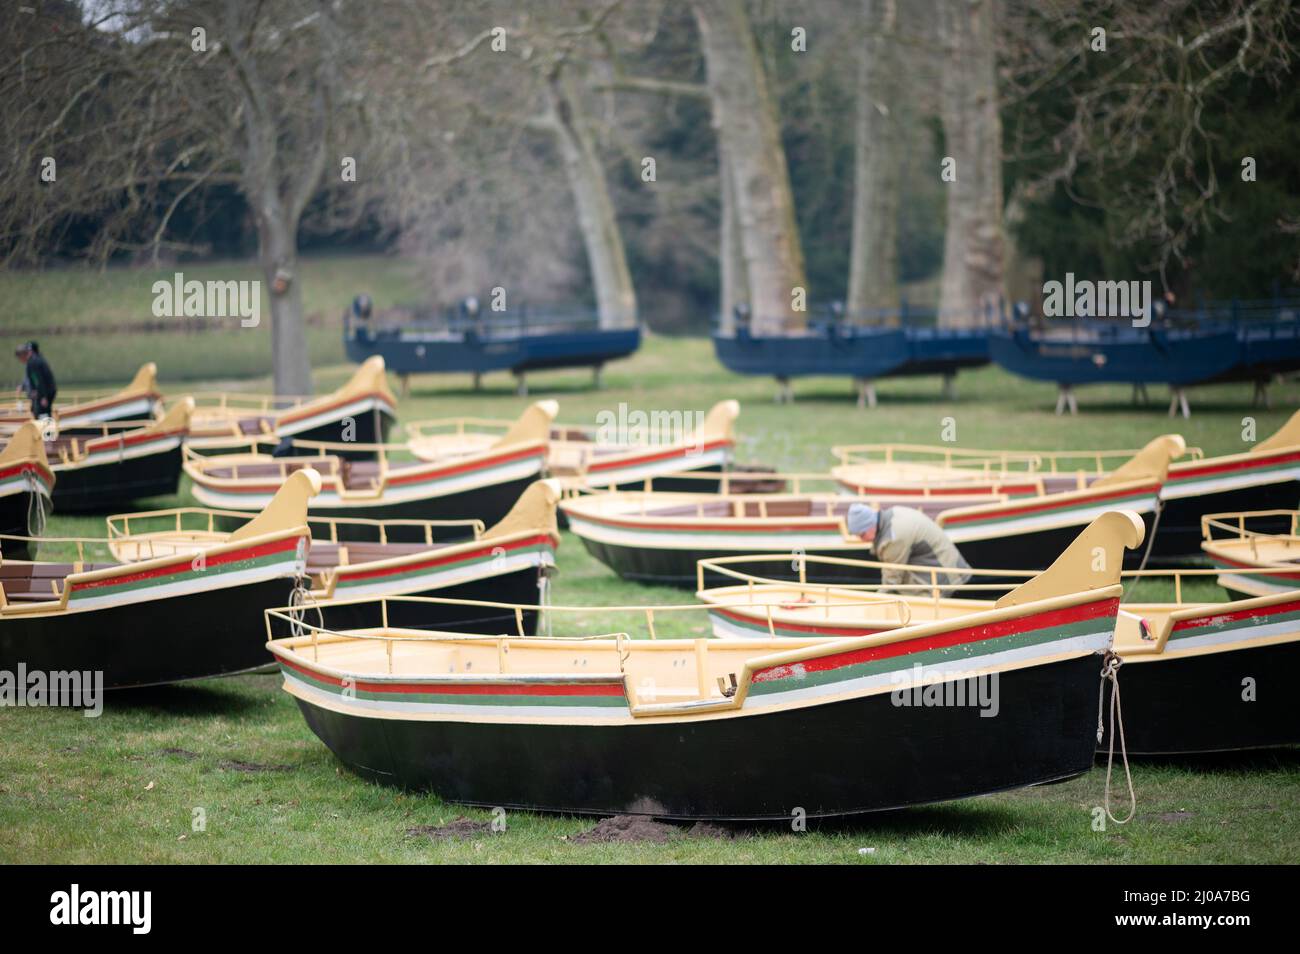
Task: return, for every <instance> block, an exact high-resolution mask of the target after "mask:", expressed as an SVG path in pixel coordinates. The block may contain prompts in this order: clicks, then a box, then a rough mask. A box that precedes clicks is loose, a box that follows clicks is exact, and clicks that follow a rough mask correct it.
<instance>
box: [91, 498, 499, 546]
mask: <svg viewBox="0 0 1300 954" xmlns="http://www.w3.org/2000/svg"><path fill="white" fill-rule="evenodd" d="M187 517H198V518H201V519H200V520H199V521H198V522H199V524H200V526H198V527H197V529H196V528H194V526H193V523H192V522H191V524H190V525H189V526H186V525H185V522H184V521H185V518H187ZM219 518H232V519H237V520H239V521H240V522H241V523H247V522H248V521H249V520H251V519H253V515H252V514H249V513H248V512H246V511H239V510H212V509H208V508H206V507H171V508H167V509H165V510H145V511H140V512H138V513H122V514H114V515H113V516H111V517H108V518H107V520H106V523H107V525H108V538H109V539H110V540H120V539H125V538H127V537H130V536H132V535H133V534H136V533H139V534H147V533H160V532H166V531H163V530H158V529H152V530H146V529H137V530H135V531H132V529H131V522H132V521H135V523H136V526H137V527H139V526H140V524H142V523H144V522H145V521H156V522H162V521H168V522H172V523H173V524H174V526H173V527H172V532H174V533H187V532H189V533H196V532H197V533H217V532H220V531H219V530H218V529H217V526H216V521H217V520H218V519H219ZM307 526H308V527H309V528H312V527H325V528H327V529H328V531H329V533H328V535H327V537H317V536H316V532H315V530H313V531H312V539H313V540H321V541H322V542H323V541H324V540H326V539H328V541H329V542H330V543H338V542H339V528H340V527H372V528H375V529H376V530H377V531H378V536H379V539H378V541H371V542H378V543H388V542H389V540H388V536H389V533H390V532H391V531H392V530H395V529H397V528H415V529H419V530H423V531H424V533H423V536H424V543H426V544H429V545H432V544H433V543H435V542H436V541H435V540H434V538H433V530H434V528H436V527H464V528H467V529H469V530H472V531H473V534H474V539H475V540H477V539H479V538H480V537H482V536H483V533H484V532H485V530H486V526H485V525H484V523H483V521H482V520H479V519H477V518H474V519H468V518H467V519H461V520H414V519H408V520H372V519H370V518H367V517H327V516H316V515H314V514H308V516H307ZM356 542H361V541H356ZM395 542H403V543H408V542H415V541H406V540H403V541H395Z"/></svg>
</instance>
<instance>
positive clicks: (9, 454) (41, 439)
mask: <svg viewBox="0 0 1300 954" xmlns="http://www.w3.org/2000/svg"><path fill="white" fill-rule="evenodd" d="M32 458H35V459H36V460H38V461H39V462H40V463H42V464H44V465H46V466H47V467H48V466H49V463H50V462H49V460H48V459H47V458H46V456H45V436H44V435H43V434H42V433H41V426H40V425H39V424H37V423H36V422H35V421H25V422H23V424H22V426H20V427H19V428H18V430H16V431H14V434H13V437H11V438H9V443H8V444H6V445H5V447H4V450H0V465H3V464H12V463H15V462H16V461H20V460H30V459H32Z"/></svg>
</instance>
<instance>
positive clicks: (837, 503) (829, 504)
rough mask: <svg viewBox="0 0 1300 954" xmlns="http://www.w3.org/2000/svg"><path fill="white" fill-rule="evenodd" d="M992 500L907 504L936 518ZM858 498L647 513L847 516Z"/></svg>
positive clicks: (725, 503) (677, 507) (703, 505)
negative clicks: (955, 509) (950, 511)
mask: <svg viewBox="0 0 1300 954" xmlns="http://www.w3.org/2000/svg"><path fill="white" fill-rule="evenodd" d="M986 499H987V500H989V501H992V500H993V498H992V497H988V498H984V497H979V498H974V499H973V500H972V501H962V500H953V499H952V498H946V499H945V498H934V499H929V498H917V499H916V500H909V501H908V502H907V506H909V507H914V508H915V509H917V510H920V511H921V512H922V513H924V514H928V515H929V516H931V517H933V516H934V515H935V514H938V513H941V512H943V511H944V510H948V509H951V508H953V507H957V506H961V505H963V504H965V503H967V502H974V501H975V500H979V501H980V502H983V501H984V500H986ZM856 502H857V501H855V500H853V499H852V498H844V499H829V498H823V499H820V500H814V499H811V498H793V499H791V498H784V499H779V500H727V499H725V498H723V499H719V500H711V501H704V502H699V503H685V504H673V505H672V506H667V507H652V508H646V511H645V512H646V514H647V515H648V516H655V517H722V518H727V517H733V518H738V517H745V518H751V519H752V518H761V517H767V518H780V517H847V516H848V513H849V507H851V506H852V505H853V504H854V503H856Z"/></svg>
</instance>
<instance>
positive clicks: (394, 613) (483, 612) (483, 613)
mask: <svg viewBox="0 0 1300 954" xmlns="http://www.w3.org/2000/svg"><path fill="white" fill-rule="evenodd" d="M540 576H541V575H540V573H539V571H538V570H537V569H536V568H535V567H529V568H527V569H522V570H515V571H513V572H510V573H502V574H500V575H498V576H492V577H488V578H486V579H482V580H470V581H469V582H465V583H455V584H452V585H451V586H442V587H437V588H434V589H429V590H422V591H418V592H412V593H404V594H403V595H404V596H433V597H443V598H448V599H457V600H487V601H490V602H494V603H522V604H526V605H536V604H537V603H538V602H539V597H540V595H541V594H540V593H539V592H538V588H537V583H538V580H539V579H540ZM340 599H345V597H340ZM320 614H321V616H320V619H319V620H318V617H317V614H316V611H314V610H313V611H310V612H309V613H308V614H307V616H306V617H305V619H306V622H308V623H311V624H312V625H323V626H324V627H325V628H326V629H333V630H351V629H363V628H366V627H372V626H380V625H382V624H383V621H384V620H383V612H382V609H381V606H380V604H379V603H378V602H376V601H368V602H361V603H353V604H348V603H343V604H342V605H326V606H323V607H322V608H321V609H320ZM522 615H523V633H522V635H524V636H534V635H536V633H537V612H536V611H535V610H525V611H524V612H523V614H522ZM320 620H323V624H322V622H321V621H320ZM388 624H389V625H390V626H398V627H401V628H403V629H430V630H442V631H445V632H450V633H477V634H482V635H496V634H499V633H510V634H512V635H515V634H518V629H517V627H516V624H515V613H514V610H512V609H506V608H504V607H493V606H458V605H456V604H454V603H405V602H402V601H401V600H393V601H391V602H389V603H388ZM282 629H283V626H282V625H281V626H280V628H278V629H276V631H274V632H273V635H274V636H276V637H280V636H287V635H289V634H288V633H287V632H283V631H282Z"/></svg>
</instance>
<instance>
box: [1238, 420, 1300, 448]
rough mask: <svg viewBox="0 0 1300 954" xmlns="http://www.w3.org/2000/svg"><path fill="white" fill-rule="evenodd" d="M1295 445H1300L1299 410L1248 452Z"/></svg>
mask: <svg viewBox="0 0 1300 954" xmlns="http://www.w3.org/2000/svg"><path fill="white" fill-rule="evenodd" d="M1297 445H1300V411H1296V412H1295V413H1294V414H1292V415H1291V417H1290V418H1289V419H1288V420H1287V422H1286V423H1285V424H1283V425H1282V426H1281V427H1279V428H1278V429H1277V431H1276V432H1274V434H1273V436H1272V437H1270V438H1269V439H1268V440H1266V441H1262V442H1260V443H1258V444H1256V445H1255V446H1254V447H1252V448H1251V449H1250V453H1252V454H1261V453H1264V452H1265V451H1273V450H1278V449H1280V448H1283V447H1295V446H1297Z"/></svg>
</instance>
